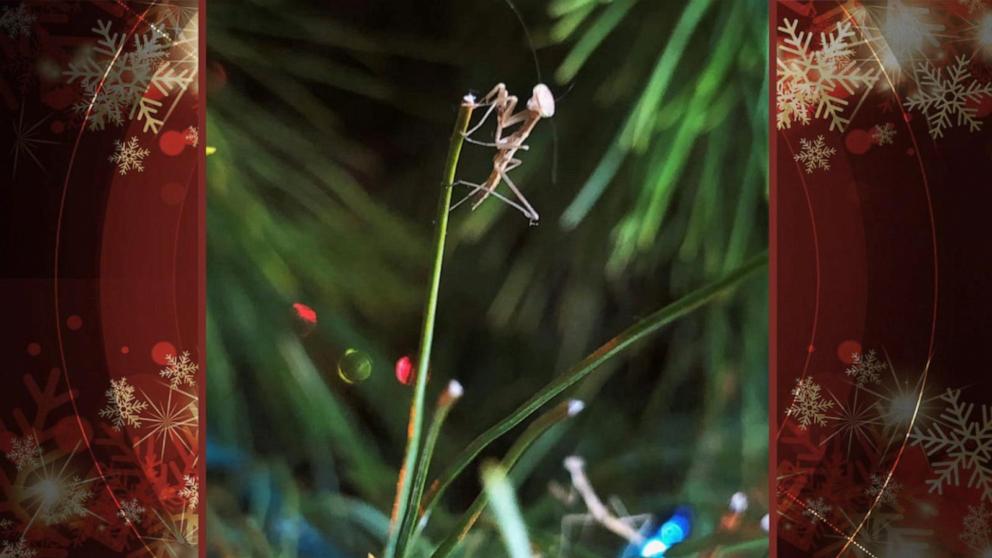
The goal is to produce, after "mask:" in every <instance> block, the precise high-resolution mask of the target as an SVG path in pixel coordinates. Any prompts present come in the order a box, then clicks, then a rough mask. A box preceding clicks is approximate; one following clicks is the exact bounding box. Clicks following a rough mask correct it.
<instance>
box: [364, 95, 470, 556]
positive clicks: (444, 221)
mask: <svg viewBox="0 0 992 558" xmlns="http://www.w3.org/2000/svg"><path fill="white" fill-rule="evenodd" d="M474 108H475V98H474V97H472V96H471V95H466V96H465V97H464V98H463V99H462V103H461V105H460V106H459V108H458V117H457V119H456V120H455V127H454V130H452V132H451V140H450V143H449V144H448V157H447V160H446V162H445V166H444V178H443V182H442V184H441V197H440V200H439V201H438V204H437V221H436V224H435V228H434V263H433V268H432V270H431V283H430V287H429V289H428V291H427V303H426V305H425V307H424V325H423V330H422V333H421V336H420V358H419V359H418V360H417V377H416V383H415V385H414V388H413V400H412V401H411V402H410V424H409V427H408V430H407V432H408V433H407V445H406V454H405V455H404V457H403V467H402V468H401V469H400V476H399V480H398V481H397V486H396V501H395V503H394V505H393V517H392V521H391V524H390V528H389V538H388V539H387V541H386V550H385V552H384V554H383V558H396V549H397V544H398V542H399V535H400V526H401V525H403V522H404V521H405V520H406V516H407V514H409V513H414V514H416V510H410V509H409V505H410V501H411V499H412V495H413V479H412V477H411V475H410V474H408V473H409V472H410V471H413V470H414V468H415V466H416V464H417V454H418V452H419V451H420V436H421V433H422V430H423V423H424V394H425V392H426V390H427V369H428V366H429V364H430V356H431V343H432V342H433V340H434V318H435V314H436V313H437V298H438V292H439V291H440V288H441V265H442V263H443V261H444V240H445V237H446V236H447V232H448V212H449V208H450V207H451V189H452V185H453V184H454V182H455V170H456V169H457V168H458V157H459V156H460V155H461V151H462V144H463V143H464V139H465V131H466V130H468V122H469V119H470V118H471V117H472V110H473V109H474Z"/></svg>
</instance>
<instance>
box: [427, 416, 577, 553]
mask: <svg viewBox="0 0 992 558" xmlns="http://www.w3.org/2000/svg"><path fill="white" fill-rule="evenodd" d="M572 403H573V402H572V401H563V402H562V403H561V404H559V405H558V406H557V407H555V408H554V409H552V410H550V411H548V412H547V413H544V414H543V415H541V416H540V417H539V418H538V419H537V420H535V421H534V422H533V423H531V425H530V426H528V427H527V430H525V431H524V433H523V434H521V435H520V437H519V438H517V440H516V441H515V442H514V443H513V446H512V447H510V450H509V451H507V452H506V456H504V457H503V461H502V462H501V463H500V466H501V467H502V468H503V470H504V471H507V472H510V471H512V469H513V466H514V465H516V463H517V461H518V460H519V459H520V457H521V456H522V455H523V454H524V452H525V451H527V449H528V448H529V447H531V445H533V444H534V442H536V441H537V439H538V438H540V437H541V435H542V434H544V433H545V432H547V431H548V430H549V429H550V428H551V427H552V426H554V425H556V424H558V423H559V422H561V421H563V420H565V419H566V418H568V417H570V416H572V415H571V413H570V412H569V407H570V406H571V404H572ZM488 503H489V500H488V499H487V498H486V495H485V494H479V496H477V497H476V498H475V501H474V502H472V505H471V506H469V508H468V510H466V511H465V513H464V515H462V519H461V521H460V522H459V523H458V527H456V528H455V530H454V531H452V533H451V534H450V535H448V537H447V538H445V539H444V541H443V542H441V545H440V546H438V548H437V550H435V551H434V554H432V555H431V558H447V557H448V556H450V555H451V553H452V552H454V551H455V549H457V548H458V545H459V544H460V543H461V542H462V541H463V540H464V539H465V535H467V534H468V532H469V530H471V529H472V527H473V526H474V525H475V522H476V521H478V519H479V516H481V515H482V512H483V511H485V509H486V505H487V504H488Z"/></svg>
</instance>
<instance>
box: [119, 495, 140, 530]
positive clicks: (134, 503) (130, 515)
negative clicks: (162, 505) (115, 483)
mask: <svg viewBox="0 0 992 558" xmlns="http://www.w3.org/2000/svg"><path fill="white" fill-rule="evenodd" d="M144 513H145V508H144V507H142V506H141V504H140V503H139V502H138V499H137V498H131V499H130V500H122V501H121V509H119V510H117V517H119V518H121V519H123V520H124V523H127V524H128V525H130V524H132V523H135V524H136V523H141V516H142V515H144Z"/></svg>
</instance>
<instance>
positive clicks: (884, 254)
mask: <svg viewBox="0 0 992 558" xmlns="http://www.w3.org/2000/svg"><path fill="white" fill-rule="evenodd" d="M771 14H772V21H771V23H772V29H771V54H772V61H773V62H772V67H771V69H770V72H771V78H772V83H774V84H775V87H774V89H773V90H772V95H771V97H772V98H771V99H770V109H771V113H770V114H771V122H770V125H771V126H772V130H773V131H774V133H772V134H771V153H772V161H773V165H772V167H773V168H772V171H773V172H772V180H771V197H772V202H771V206H772V222H771V235H772V236H771V239H770V243H771V251H772V267H771V293H772V301H773V302H772V306H771V309H770V311H771V316H770V318H771V320H770V324H771V331H772V339H771V354H772V372H771V373H772V392H771V394H770V395H771V405H770V407H771V416H772V420H771V424H772V429H771V434H772V437H773V442H774V443H773V446H774V447H773V450H772V455H771V457H772V459H771V463H772V490H773V491H774V492H775V493H776V494H777V495H778V498H777V499H776V502H775V506H774V510H773V515H775V517H774V518H773V521H772V527H773V540H772V554H773V555H776V556H871V557H876V556H878V557H880V556H972V555H975V556H980V555H983V553H985V552H988V551H989V550H990V549H992V507H990V505H992V406H990V403H992V397H990V393H992V392H990V385H989V383H988V380H986V378H985V374H983V373H982V370H983V369H984V359H983V358H982V357H983V351H982V349H984V347H986V346H987V345H988V344H989V342H990V341H992V331H990V330H989V328H988V327H987V325H985V324H986V321H987V309H988V308H990V307H992V294H990V293H989V292H988V288H987V285H988V284H989V281H990V280H992V271H990V266H989V264H988V262H989V261H990V257H992V249H990V248H989V244H988V242H987V241H986V237H987V233H986V227H985V226H984V222H985V220H986V219H987V208H988V207H989V202H990V201H992V190H990V189H989V184H988V176H992V172H990V171H992V151H990V146H992V132H990V131H989V128H988V126H989V125H990V123H989V120H990V118H989V116H990V115H992V5H990V4H989V3H987V2H982V1H961V0H945V1H941V2H925V3H924V2H887V3H881V2H856V1H848V2H835V1H822V2H800V1H797V0H779V1H778V2H776V3H774V4H773V7H772V10H771Z"/></svg>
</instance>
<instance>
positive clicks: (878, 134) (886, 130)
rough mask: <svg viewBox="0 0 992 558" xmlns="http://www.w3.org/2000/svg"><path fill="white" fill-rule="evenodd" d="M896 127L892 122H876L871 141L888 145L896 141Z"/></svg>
mask: <svg viewBox="0 0 992 558" xmlns="http://www.w3.org/2000/svg"><path fill="white" fill-rule="evenodd" d="M895 137H896V127H895V125H893V124H892V123H891V122H886V123H885V124H876V125H875V126H874V127H873V128H872V129H871V142H872V143H874V144H875V145H888V144H890V143H893V142H895Z"/></svg>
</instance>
